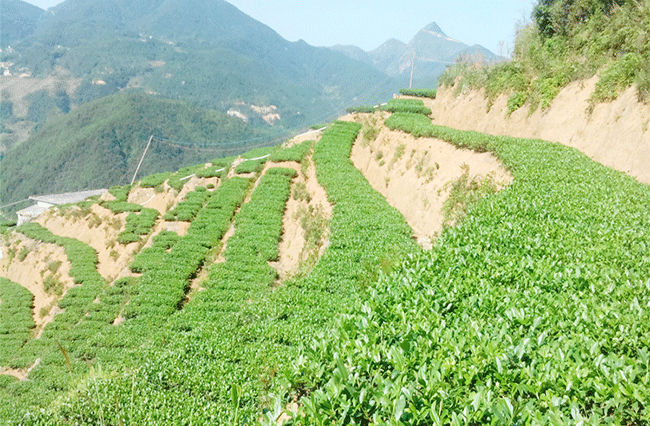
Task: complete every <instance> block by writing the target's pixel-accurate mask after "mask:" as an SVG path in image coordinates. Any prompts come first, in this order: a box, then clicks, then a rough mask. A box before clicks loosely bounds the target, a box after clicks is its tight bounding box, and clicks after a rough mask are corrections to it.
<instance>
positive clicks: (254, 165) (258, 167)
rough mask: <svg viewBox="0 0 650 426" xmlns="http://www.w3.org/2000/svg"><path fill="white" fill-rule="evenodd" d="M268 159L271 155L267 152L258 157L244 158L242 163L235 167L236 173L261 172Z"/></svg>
mask: <svg viewBox="0 0 650 426" xmlns="http://www.w3.org/2000/svg"><path fill="white" fill-rule="evenodd" d="M268 159H269V155H268V154H266V155H264V156H262V157H261V158H260V157H256V158H251V159H248V160H244V161H243V162H242V163H239V164H238V165H237V167H235V173H236V174H242V173H259V172H261V171H262V169H263V168H264V165H265V164H266V161H267V160H268Z"/></svg>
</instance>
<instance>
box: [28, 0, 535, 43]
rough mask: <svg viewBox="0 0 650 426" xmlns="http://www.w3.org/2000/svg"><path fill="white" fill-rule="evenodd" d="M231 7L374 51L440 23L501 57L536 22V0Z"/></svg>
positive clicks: (245, 1)
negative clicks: (522, 28)
mask: <svg viewBox="0 0 650 426" xmlns="http://www.w3.org/2000/svg"><path fill="white" fill-rule="evenodd" d="M99 1H101V0H99ZM29 3H32V4H35V5H36V6H39V7H41V8H43V9H47V8H48V7H52V6H55V5H57V4H58V3H61V0H29ZM229 3H232V4H233V5H235V6H236V7H237V8H238V9H240V10H241V11H242V12H244V13H246V14H247V15H249V16H251V17H253V18H255V19H257V20H258V21H260V22H262V23H264V24H266V25H268V26H269V27H271V28H272V29H274V30H275V31H277V32H278V33H279V34H280V35H281V36H282V37H284V38H285V39H287V40H289V41H296V40H299V39H303V40H305V41H306V42H307V43H309V44H311V45H313V46H333V45H335V44H353V45H356V46H359V47H361V48H362V49H364V50H372V49H375V48H376V47H379V45H381V44H382V43H383V42H384V41H386V40H388V39H389V38H396V39H398V40H401V41H403V42H405V43H408V41H409V40H410V39H411V38H412V37H413V36H414V35H415V34H416V33H417V32H418V31H419V30H420V29H421V28H423V27H424V26H426V25H428V24H430V23H431V22H436V23H437V24H438V25H439V26H440V28H442V30H443V31H444V32H445V33H446V34H447V35H448V36H449V37H452V38H455V39H456V40H459V41H462V42H463V43H465V44H468V45H472V44H481V45H483V46H485V47H487V48H488V49H490V50H492V51H493V52H494V53H501V52H499V41H504V42H505V43H508V45H509V46H510V48H512V44H513V40H514V33H515V28H516V26H517V24H521V23H523V22H528V21H530V13H531V10H532V8H533V5H534V4H535V3H536V0H502V1H498V2H495V1H488V0H466V1H450V0H445V1H441V0H425V1H423V0H329V1H325V0H310V1H305V0H283V1H278V2H272V1H269V0H230V1H229ZM504 53H505V52H504Z"/></svg>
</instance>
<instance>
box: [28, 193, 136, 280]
mask: <svg viewBox="0 0 650 426" xmlns="http://www.w3.org/2000/svg"><path fill="white" fill-rule="evenodd" d="M127 216H128V213H120V214H117V215H116V214H114V213H113V212H111V211H110V210H108V209H106V208H104V207H101V206H100V205H98V204H94V205H92V206H91V207H90V213H89V214H88V215H86V216H85V217H77V216H75V215H74V214H73V213H68V212H66V213H63V214H62V213H61V212H60V211H58V210H56V209H51V210H48V211H47V212H46V213H44V214H43V215H41V216H39V218H38V219H37V220H36V222H38V223H39V224H41V225H42V226H44V227H46V228H48V229H49V230H50V231H51V232H52V233H53V234H56V235H60V236H64V237H70V238H76V239H78V240H79V241H81V242H84V243H86V244H88V245H89V246H91V247H92V248H94V249H95V250H96V251H97V257H98V259H99V263H98V264H97V271H98V272H99V274H100V275H101V276H102V277H104V278H105V279H106V280H107V281H109V282H110V281H113V280H114V279H115V278H116V277H117V276H118V274H119V273H120V271H122V270H123V269H124V268H126V267H127V266H128V264H129V262H130V261H131V259H133V255H134V254H135V252H136V251H137V250H138V248H139V243H137V242H135V243H130V244H127V245H124V244H120V243H118V242H117V235H118V234H119V233H120V232H121V231H122V230H123V229H124V224H125V223H126V217H127Z"/></svg>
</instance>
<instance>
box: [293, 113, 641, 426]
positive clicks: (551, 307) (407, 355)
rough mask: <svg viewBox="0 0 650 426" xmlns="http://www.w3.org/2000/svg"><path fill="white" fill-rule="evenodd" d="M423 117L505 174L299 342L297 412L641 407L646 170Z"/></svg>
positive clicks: (595, 413)
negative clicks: (486, 151) (488, 155)
mask: <svg viewBox="0 0 650 426" xmlns="http://www.w3.org/2000/svg"><path fill="white" fill-rule="evenodd" d="M429 126H430V129H429V131H428V133H430V134H432V135H435V136H436V137H439V138H442V139H444V140H446V141H448V142H450V143H452V144H454V145H457V146H478V147H490V149H491V150H492V151H493V152H494V153H495V154H496V155H497V156H498V157H499V158H500V160H501V161H502V162H503V163H504V164H505V165H506V167H508V168H509V169H510V170H511V172H512V173H513V175H514V183H513V185H511V186H510V187H508V188H507V189H505V190H503V191H502V192H500V193H499V194H496V195H494V196H490V197H486V198H483V199H482V200H481V201H479V202H478V203H477V204H475V205H473V206H472V207H471V208H470V209H469V210H468V211H467V216H466V217H465V219H464V220H463V222H462V224H461V225H460V226H458V227H455V228H450V229H447V230H446V231H445V232H444V233H443V234H442V235H441V236H440V238H439V240H438V242H437V244H436V246H434V248H433V250H431V251H430V252H428V253H423V254H421V255H419V256H414V257H412V258H410V259H408V260H407V261H406V262H404V264H403V265H402V266H401V267H400V268H399V269H398V270H397V271H396V272H395V273H393V274H392V275H390V276H382V277H381V278H380V280H379V282H378V283H377V284H376V285H373V286H372V287H371V288H370V289H369V292H368V296H367V297H364V298H362V299H360V300H359V301H358V302H357V304H356V307H355V309H354V310H353V311H352V313H351V314H350V315H343V316H341V317H339V319H338V322H337V326H336V327H335V328H334V329H333V330H331V331H329V332H328V333H326V334H323V335H322V336H320V337H319V338H318V339H315V340H314V341H313V342H312V343H311V344H310V345H309V346H308V347H306V348H305V349H304V351H302V353H301V357H300V358H299V361H298V364H297V365H296V366H295V367H294V368H293V369H292V370H293V372H292V373H290V374H288V376H287V377H288V379H289V381H290V382H291V383H292V388H291V389H292V392H293V393H292V394H290V395H289V398H291V397H292V396H294V395H295V396H300V395H307V396H305V397H303V398H302V399H301V400H300V405H299V407H298V411H299V413H298V415H297V416H294V417H293V418H294V419H295V421H294V422H293V424H325V423H329V422H330V421H331V420H332V419H336V421H337V422H340V423H342V424H522V425H533V424H578V423H580V422H582V423H583V424H593V425H596V424H610V423H611V424H645V423H647V422H648V421H650V412H648V406H647V404H646V403H645V401H648V400H650V393H649V389H650V387H649V386H648V380H649V376H648V365H649V364H648V363H649V362H650V353H649V352H648V347H650V346H649V345H650V341H649V340H648V336H650V329H649V327H650V321H649V319H650V311H649V310H648V306H650V281H648V277H650V262H649V261H648V257H647V250H646V247H648V246H649V244H650V234H648V232H647V228H648V226H649V225H650V213H649V212H648V210H647V209H645V208H644V207H643V206H644V205H646V204H647V203H648V202H650V189H649V188H648V186H647V185H643V184H640V183H638V182H636V181H635V180H634V179H632V178H630V177H628V176H626V175H624V174H622V173H619V172H615V171H613V170H611V169H608V168H606V167H604V166H602V165H600V164H598V163H595V162H593V161H591V160H590V159H588V158H587V157H586V156H585V155H583V154H582V153H580V152H578V151H577V150H575V149H572V148H568V147H565V146H563V145H560V144H553V143H548V142H544V141H539V140H527V139H516V138H509V137H502V136H490V135H484V134H480V133H476V132H462V131H457V130H453V129H449V128H444V127H438V126H433V125H431V124H430V125H429ZM404 130H408V129H406V128H405V129H404ZM470 141H474V142H470ZM602 206H607V207H606V208H605V209H603V208H602ZM622 377H625V378H626V379H625V384H624V385H621V382H620V379H622Z"/></svg>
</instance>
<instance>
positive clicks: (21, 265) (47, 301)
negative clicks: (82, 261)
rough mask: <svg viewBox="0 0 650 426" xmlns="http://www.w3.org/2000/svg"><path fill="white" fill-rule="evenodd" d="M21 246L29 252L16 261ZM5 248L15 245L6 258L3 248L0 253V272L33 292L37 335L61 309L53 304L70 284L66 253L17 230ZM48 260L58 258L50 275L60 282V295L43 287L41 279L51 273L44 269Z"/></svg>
mask: <svg viewBox="0 0 650 426" xmlns="http://www.w3.org/2000/svg"><path fill="white" fill-rule="evenodd" d="M23 247H27V248H28V250H29V253H28V254H27V256H26V257H25V258H24V259H23V261H20V260H19V259H18V253H20V251H21V250H22V249H23ZM9 248H12V249H16V256H15V257H14V258H13V259H9V258H8V256H7V250H5V251H4V253H3V254H4V256H3V258H2V260H1V261H0V276H2V277H3V278H7V279H9V280H11V281H13V282H15V283H17V284H20V285H22V286H23V287H25V288H26V289H27V290H29V291H30V292H31V293H32V294H33V295H34V301H33V308H32V313H33V317H34V323H35V325H36V327H35V333H36V334H37V335H38V336H40V332H41V331H42V330H43V327H44V326H45V325H46V324H47V323H49V322H51V321H52V319H53V318H54V315H56V314H57V313H58V312H60V311H61V310H60V309H59V308H58V307H57V306H56V304H57V302H58V301H59V300H60V299H61V297H63V296H64V295H65V293H66V292H67V291H68V289H70V288H72V287H73V286H74V282H73V280H72V278H71V277H70V274H69V272H70V262H68V257H67V256H66V254H65V251H64V250H63V248H62V247H59V246H58V245H56V244H45V243H42V242H40V241H34V240H31V239H28V238H26V237H24V236H23V235H22V234H18V233H14V234H13V241H11V242H10V245H9ZM10 260H11V262H10ZM50 262H61V266H59V268H58V270H57V272H56V273H55V275H54V276H55V277H56V279H57V280H58V281H59V282H60V283H61V284H60V285H61V290H62V293H61V295H60V296H57V295H55V294H50V293H47V292H46V291H45V286H44V284H43V283H44V281H45V279H46V278H47V277H48V276H50V275H51V272H50V271H49V270H48V264H50Z"/></svg>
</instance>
